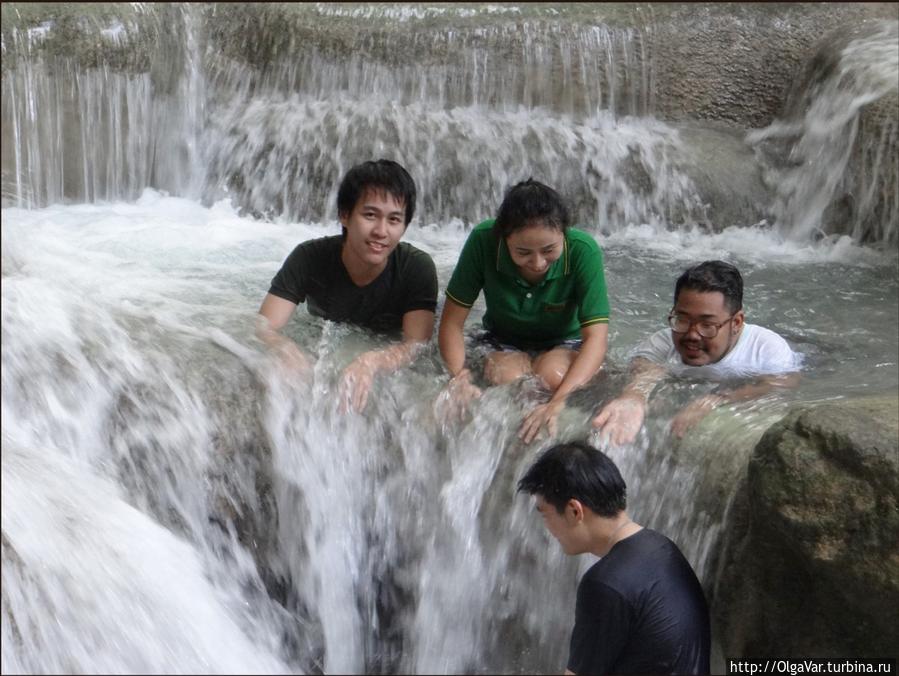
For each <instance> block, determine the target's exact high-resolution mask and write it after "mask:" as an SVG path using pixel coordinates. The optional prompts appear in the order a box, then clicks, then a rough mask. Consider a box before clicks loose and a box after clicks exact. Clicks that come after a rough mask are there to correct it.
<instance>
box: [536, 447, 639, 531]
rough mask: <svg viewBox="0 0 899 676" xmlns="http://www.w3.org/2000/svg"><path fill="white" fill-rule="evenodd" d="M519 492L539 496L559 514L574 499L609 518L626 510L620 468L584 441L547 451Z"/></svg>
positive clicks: (625, 487)
mask: <svg viewBox="0 0 899 676" xmlns="http://www.w3.org/2000/svg"><path fill="white" fill-rule="evenodd" d="M518 490H519V491H524V492H525V493H528V494H530V495H534V494H535V493H536V494H539V495H540V496H542V497H543V499H544V500H545V501H546V502H548V503H549V504H551V505H552V506H553V507H555V508H556V510H557V511H558V512H559V514H562V513H563V512H564V511H565V505H567V504H568V501H569V500H571V499H572V498H573V499H575V500H579V501H580V502H581V503H583V504H584V506H586V507H589V508H590V509H591V510H592V511H593V512H595V513H596V514H598V515H599V516H603V517H606V518H611V517H613V516H615V515H616V514H618V513H619V512H621V511H623V510H624V509H625V508H626V507H627V485H625V483H624V479H623V478H622V477H621V472H619V471H618V467H616V466H615V463H614V462H612V459H611V458H610V457H609V456H607V455H606V454H605V453H603V452H602V451H600V450H598V449H596V448H593V446H591V445H590V444H588V443H586V442H583V441H571V442H568V443H564V444H557V445H555V446H553V447H552V448H550V449H548V450H546V451H544V452H543V454H542V455H541V456H540V457H539V458H537V460H536V461H535V462H534V464H533V465H531V468H530V469H529V470H528V471H527V472H525V475H524V476H523V477H522V478H521V480H520V481H519V482H518Z"/></svg>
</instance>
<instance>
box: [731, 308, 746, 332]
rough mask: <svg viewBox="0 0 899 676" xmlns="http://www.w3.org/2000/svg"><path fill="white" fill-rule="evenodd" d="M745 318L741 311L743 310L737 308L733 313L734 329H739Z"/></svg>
mask: <svg viewBox="0 0 899 676" xmlns="http://www.w3.org/2000/svg"><path fill="white" fill-rule="evenodd" d="M745 320H746V315H745V314H744V313H743V311H742V310H737V312H736V314H734V319H733V327H734V331H739V330H740V328H741V327H742V326H743V322H744V321H745Z"/></svg>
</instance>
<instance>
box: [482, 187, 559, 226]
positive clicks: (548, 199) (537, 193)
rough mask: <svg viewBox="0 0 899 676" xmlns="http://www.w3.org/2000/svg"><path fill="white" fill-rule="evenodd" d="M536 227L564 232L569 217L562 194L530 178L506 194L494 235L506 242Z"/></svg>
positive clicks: (498, 213)
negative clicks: (507, 239) (515, 234)
mask: <svg viewBox="0 0 899 676" xmlns="http://www.w3.org/2000/svg"><path fill="white" fill-rule="evenodd" d="M537 223H539V224H541V225H545V226H546V227H549V228H555V229H556V230H561V231H562V232H565V230H566V228H568V226H569V225H570V216H569V214H568V207H567V206H565V200H563V199H562V196H561V195H559V193H557V192H556V191H555V190H553V189H552V188H550V187H549V186H548V185H543V184H542V183H540V182H538V181H535V180H534V179H532V178H529V179H528V180H526V181H522V182H521V183H518V184H516V185H514V186H512V187H511V188H509V190H508V192H506V196H505V197H504V198H503V203H502V204H500V206H499V211H498V212H497V214H496V221H495V222H494V224H493V231H494V232H495V233H496V234H497V236H499V237H502V238H504V239H505V238H506V237H508V236H509V235H511V234H512V233H513V232H515V231H516V230H520V229H521V228H525V227H528V226H530V225H535V224H537Z"/></svg>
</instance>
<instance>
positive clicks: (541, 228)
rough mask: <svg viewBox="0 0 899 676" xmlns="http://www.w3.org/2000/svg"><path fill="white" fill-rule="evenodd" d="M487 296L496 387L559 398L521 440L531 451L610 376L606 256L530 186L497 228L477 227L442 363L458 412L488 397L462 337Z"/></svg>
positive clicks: (455, 288) (458, 277)
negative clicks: (604, 370) (590, 387)
mask: <svg viewBox="0 0 899 676" xmlns="http://www.w3.org/2000/svg"><path fill="white" fill-rule="evenodd" d="M481 291H483V292H484V301H485V303H486V306H487V309H486V311H485V313H484V318H483V325H484V328H485V329H486V330H487V334H486V339H487V340H488V341H489V343H490V344H491V345H493V346H494V347H497V350H496V351H494V352H491V353H489V354H488V355H487V358H486V361H485V363H484V375H485V377H486V378H487V380H488V381H490V382H491V383H492V384H494V385H501V384H503V383H508V382H511V381H513V380H516V379H517V378H520V377H522V376H528V375H535V376H537V377H538V378H539V379H540V380H541V381H542V383H543V384H544V385H545V386H546V387H547V389H548V390H549V391H550V392H551V393H552V395H551V397H550V399H549V401H548V402H547V403H545V404H542V405H540V406H537V407H536V408H534V409H533V410H531V411H530V412H529V413H528V414H527V415H526V416H525V418H524V422H523V424H522V426H521V430H520V431H519V434H518V436H519V437H520V438H521V439H523V440H524V441H525V442H526V443H530V442H531V441H532V440H533V439H534V438H535V437H536V436H537V433H538V432H539V431H540V429H541V427H543V426H544V425H546V426H547V428H548V430H549V432H550V434H554V433H555V423H556V418H557V417H558V414H559V412H560V411H561V410H562V407H563V406H564V405H565V399H566V398H567V397H568V395H569V394H570V393H571V392H573V391H574V390H575V389H577V388H578V387H581V386H582V385H584V384H586V383H587V382H588V381H589V380H590V379H591V378H592V377H593V376H594V375H595V374H596V372H597V371H599V369H600V367H601V366H602V363H603V360H604V359H605V355H606V345H607V342H608V329H609V300H608V295H607V293H606V283H605V274H604V273H603V264H602V251H601V250H600V248H599V246H598V245H597V244H596V240H594V239H593V237H592V236H591V235H589V234H588V233H585V232H581V231H580V230H576V229H574V228H571V227H569V216H568V209H567V208H566V207H565V203H564V202H563V200H562V198H561V196H560V195H559V194H558V193H557V192H556V191H555V190H553V189H552V188H550V187H548V186H546V185H543V184H542V183H538V182H537V181H533V180H530V179H529V180H527V181H524V182H522V183H519V184H518V185H516V186H514V187H513V188H512V189H511V190H509V192H508V193H507V194H506V197H505V199H504V200H503V203H502V205H500V208H499V212H498V213H497V216H496V219H495V220H492V219H491V220H487V221H484V222H483V223H481V224H480V225H478V226H476V227H475V228H474V230H472V232H471V234H470V235H469V236H468V239H467V240H466V242H465V245H464V246H463V247H462V253H461V254H460V255H459V262H458V263H457V264H456V268H455V269H454V270H453V274H452V277H451V278H450V281H449V285H448V286H447V289H446V296H447V299H446V303H445V304H444V306H443V315H442V316H441V319H440V332H439V343H440V354H441V355H442V356H443V361H444V362H445V363H446V367H447V369H448V370H449V372H450V376H451V379H450V382H449V384H448V386H447V390H446V396H448V397H449V399H450V401H451V402H452V403H453V404H454V405H455V408H456V409H460V408H462V407H464V406H466V405H467V404H468V403H469V402H470V400H471V399H473V398H475V397H478V396H480V394H481V390H480V389H479V388H478V387H477V386H476V385H475V384H474V383H472V381H471V372H470V371H469V370H468V369H467V368H465V338H464V335H463V327H464V325H465V320H466V319H467V317H468V314H469V312H470V311H471V307H472V305H474V303H475V301H476V300H477V298H478V294H480V292H481Z"/></svg>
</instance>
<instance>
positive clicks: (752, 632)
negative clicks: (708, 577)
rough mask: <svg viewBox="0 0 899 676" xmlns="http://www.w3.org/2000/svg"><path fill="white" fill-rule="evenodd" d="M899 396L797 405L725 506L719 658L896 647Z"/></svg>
mask: <svg viewBox="0 0 899 676" xmlns="http://www.w3.org/2000/svg"><path fill="white" fill-rule="evenodd" d="M897 434H899V401H897V398H896V397H895V396H894V395H886V396H881V397H869V398H864V399H856V400H852V401H846V402H839V403H824V404H820V405H817V406H801V407H797V408H794V409H793V410H792V411H791V412H790V413H789V414H788V415H787V416H786V417H785V418H784V419H783V420H781V421H780V422H779V423H777V424H775V425H773V426H772V427H771V428H770V429H769V430H768V431H767V432H766V433H765V435H764V436H763V437H762V438H761V440H760V441H759V443H758V444H757V445H756V448H755V450H754V452H753V455H752V458H751V460H750V462H749V468H748V472H747V478H746V481H745V482H744V484H743V485H742V488H741V489H740V491H739V492H738V494H737V496H736V498H735V502H734V504H733V506H732V509H731V513H730V518H729V522H728V527H727V532H726V536H725V538H724V542H723V543H722V546H723V551H724V553H723V557H722V560H721V566H720V568H719V571H718V576H717V580H716V584H715V593H714V603H713V608H714V614H715V617H716V621H717V625H718V629H719V637H718V638H719V640H720V641H721V643H722V646H723V652H724V654H725V655H727V656H745V657H750V656H772V655H777V656H782V657H788V656H792V657H800V656H812V655H814V656H835V657H838V656H846V655H859V656H879V655H890V654H892V651H894V650H895V647H896V645H899V625H897V624H896V621H895V620H896V608H897V607H899V506H897V501H899V441H897Z"/></svg>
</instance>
